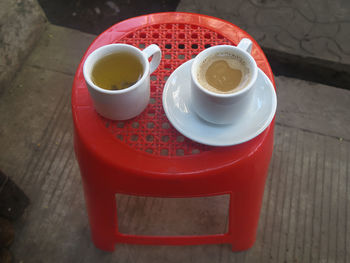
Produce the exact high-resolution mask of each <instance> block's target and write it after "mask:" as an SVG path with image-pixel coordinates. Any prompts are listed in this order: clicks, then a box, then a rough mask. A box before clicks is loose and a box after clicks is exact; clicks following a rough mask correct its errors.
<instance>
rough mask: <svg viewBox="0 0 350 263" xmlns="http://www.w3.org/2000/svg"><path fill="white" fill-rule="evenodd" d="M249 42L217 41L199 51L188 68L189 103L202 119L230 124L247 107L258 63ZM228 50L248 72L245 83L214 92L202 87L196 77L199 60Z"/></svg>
mask: <svg viewBox="0 0 350 263" xmlns="http://www.w3.org/2000/svg"><path fill="white" fill-rule="evenodd" d="M251 49H252V42H251V41H250V40H249V39H247V38H244V39H242V40H241V41H240V43H239V44H238V45H237V47H235V46H230V45H219V46H213V47H210V48H207V49H205V50H203V51H202V52H200V53H199V54H198V55H197V56H196V58H195V59H194V61H193V63H192V68H191V103H192V106H193V109H194V111H195V112H196V113H197V114H198V115H199V117H201V118H202V119H204V120H206V121H208V122H211V123H214V124H232V123H234V122H235V121H236V120H238V119H239V118H242V117H244V114H245V113H246V112H247V110H248V109H249V107H250V105H251V102H252V98H253V91H254V84H255V82H256V79H257V76H258V67H257V65H256V62H255V60H254V58H253V57H252V56H251V55H250V52H251ZM222 53H225V54H229V55H232V56H233V57H236V58H237V59H239V61H240V63H243V65H244V66H245V67H246V69H247V71H248V72H249V79H247V81H246V82H245V85H244V86H243V87H242V88H240V89H238V90H237V91H234V90H233V91H232V92H231V93H217V92H214V91H212V90H209V89H206V88H204V87H203V86H202V85H201V84H200V83H199V81H198V70H199V68H200V66H201V64H202V62H203V61H204V60H205V59H207V58H208V57H210V56H213V55H215V54H222Z"/></svg>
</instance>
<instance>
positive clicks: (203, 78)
mask: <svg viewBox="0 0 350 263" xmlns="http://www.w3.org/2000/svg"><path fill="white" fill-rule="evenodd" d="M250 78H251V72H250V70H249V68H248V67H247V65H246V63H245V61H243V60H242V59H241V57H239V56H237V55H235V54H231V53H228V52H222V53H216V54H213V55H210V56H208V57H207V58H206V59H204V60H203V61H202V62H201V63H200V65H199V69H198V72H197V80H198V82H199V84H200V85H202V87H203V88H205V89H207V90H209V91H212V92H215V93H223V94H226V93H233V92H237V91H239V90H241V89H243V88H244V87H245V86H246V85H247V84H248V83H249V80H250Z"/></svg>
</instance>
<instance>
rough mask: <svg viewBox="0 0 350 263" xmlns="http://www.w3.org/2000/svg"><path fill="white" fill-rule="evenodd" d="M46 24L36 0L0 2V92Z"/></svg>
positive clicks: (8, 82) (7, 0)
mask: <svg viewBox="0 0 350 263" xmlns="http://www.w3.org/2000/svg"><path fill="white" fill-rule="evenodd" d="M19 18H20V19H19ZM46 21H47V20H46V16H45V14H44V13H43V11H42V9H41V8H40V6H39V5H38V3H37V1H36V0H15V1H14V0H3V1H0V93H1V92H2V90H3V89H4V88H5V87H6V86H8V85H10V83H11V81H12V79H13V77H14V76H15V74H16V73H17V71H18V70H19V69H20V67H21V64H22V63H23V61H24V60H25V58H26V57H27V56H28V54H29V53H30V52H31V50H32V49H33V46H34V45H35V44H36V42H37V41H38V39H39V37H40V35H41V33H42V32H43V31H44V29H45V26H46Z"/></svg>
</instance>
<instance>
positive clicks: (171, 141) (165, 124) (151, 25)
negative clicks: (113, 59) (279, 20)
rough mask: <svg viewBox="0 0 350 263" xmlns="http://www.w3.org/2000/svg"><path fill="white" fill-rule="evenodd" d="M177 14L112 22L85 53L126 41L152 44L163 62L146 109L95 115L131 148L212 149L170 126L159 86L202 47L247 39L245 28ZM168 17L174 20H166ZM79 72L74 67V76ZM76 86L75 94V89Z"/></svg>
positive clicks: (262, 61)
mask: <svg viewBox="0 0 350 263" xmlns="http://www.w3.org/2000/svg"><path fill="white" fill-rule="evenodd" d="M177 14H178V16H181V15H182V16H183V18H184V19H183V21H182V20H181V19H179V17H177V18H176V17H175V16H174V17H172V18H171V17H169V16H168V19H167V17H166V16H164V17H161V16H162V15H158V17H157V19H152V16H149V17H148V18H149V19H147V21H143V20H138V18H136V19H133V20H130V21H129V22H131V23H129V24H128V21H126V22H124V23H121V24H119V27H118V25H115V26H113V27H112V28H110V29H108V30H107V31H106V32H104V33H103V34H102V35H100V36H99V38H98V39H97V40H96V41H95V43H94V44H93V45H92V46H91V47H90V48H89V50H88V52H87V54H88V53H90V52H92V51H93V50H94V49H96V48H97V47H98V46H101V45H102V44H108V43H126V44H130V45H133V46H136V47H138V48H140V49H144V48H145V47H146V46H148V45H150V44H157V45H158V46H159V47H160V48H161V50H162V60H161V63H160V65H159V67H158V69H157V70H156V71H155V72H154V73H153V74H152V75H151V99H150V103H149V105H148V106H147V108H146V109H145V111H144V112H143V113H141V115H139V116H137V117H135V118H133V119H131V120H127V121H111V120H108V119H105V118H103V117H101V116H100V117H99V119H100V121H101V123H102V124H103V126H104V127H105V129H106V131H108V133H110V134H112V135H113V137H114V138H115V139H116V140H118V141H120V142H122V143H125V144H127V145H129V146H130V147H132V148H134V149H135V150H138V151H142V152H145V153H149V154H153V155H160V156H183V155H195V154H200V153H203V152H206V151H208V150H210V149H211V148H213V147H210V146H206V145H203V144H199V143H196V142H194V141H192V140H190V139H188V138H186V137H184V136H182V135H181V134H180V133H179V132H177V131H176V130H175V129H174V128H173V127H172V125H171V124H170V123H169V121H168V119H167V117H166V115H165V113H164V110H163V106H162V92H163V87H164V84H165V82H166V80H167V78H168V77H169V76H170V75H171V73H172V72H173V71H174V70H175V69H176V68H177V67H179V66H180V65H181V64H183V63H184V62H186V61H188V60H190V59H192V58H194V57H195V56H196V55H197V54H198V53H199V52H200V51H202V50H203V49H205V48H208V47H210V46H213V45H220V44H231V45H237V43H238V42H239V41H240V39H242V38H243V37H249V36H248V35H247V34H246V33H245V32H244V31H242V30H240V29H238V28H237V27H235V26H234V25H232V24H230V23H228V22H225V21H223V20H213V19H212V18H210V19H209V18H208V19H207V20H206V19H205V17H202V19H194V20H193V19H188V18H189V17H190V15H189V14H181V13H180V14H179V13H177ZM155 17H156V15H155V16H154V18H155ZM160 17H161V18H160ZM141 18H142V17H140V19H141ZM174 18H175V19H174ZM171 20H176V21H177V22H176V23H174V22H173V23H170V22H171ZM186 20H187V21H186ZM253 43H254V46H253V51H252V55H253V57H254V58H255V60H256V62H257V64H258V66H259V67H260V68H261V69H262V70H263V71H265V73H266V74H267V76H269V77H270V78H271V76H272V74H271V71H270V69H269V67H268V66H265V65H266V64H267V63H266V58H265V57H264V55H263V53H262V51H261V49H260V48H259V47H258V46H257V45H256V43H255V41H253ZM87 54H86V55H85V56H87ZM81 66H82V64H81V65H80V67H81ZM80 73H81V72H80ZM80 73H79V69H78V73H77V74H80ZM81 84H82V85H85V84H84V83H81ZM75 88H77V91H78V92H79V87H75ZM80 88H82V87H80ZM83 88H85V87H83ZM77 99H78V100H79V98H77ZM90 103H91V102H90ZM73 104H74V101H73ZM78 104H79V103H78ZM73 106H74V105H73ZM131 106H132V105H131ZM96 114H97V113H96Z"/></svg>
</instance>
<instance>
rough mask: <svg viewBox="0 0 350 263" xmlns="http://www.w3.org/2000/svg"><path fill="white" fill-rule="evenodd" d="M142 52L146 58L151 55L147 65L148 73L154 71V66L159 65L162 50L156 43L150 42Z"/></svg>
mask: <svg viewBox="0 0 350 263" xmlns="http://www.w3.org/2000/svg"><path fill="white" fill-rule="evenodd" d="M142 52H143V53H144V55H145V56H146V59H148V58H149V57H151V56H153V57H152V60H151V62H150V65H149V67H150V74H152V73H153V71H155V70H156V68H157V67H158V66H159V63H160V60H161V58H162V51H161V50H160V48H159V47H158V46H157V45H156V44H152V45H149V46H148V47H146V48H145V49H144V50H142Z"/></svg>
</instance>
